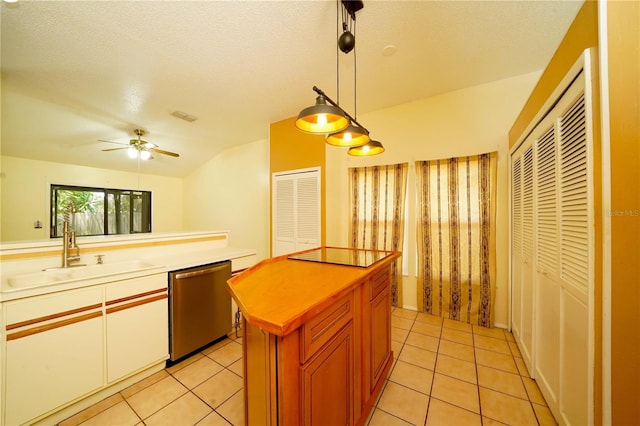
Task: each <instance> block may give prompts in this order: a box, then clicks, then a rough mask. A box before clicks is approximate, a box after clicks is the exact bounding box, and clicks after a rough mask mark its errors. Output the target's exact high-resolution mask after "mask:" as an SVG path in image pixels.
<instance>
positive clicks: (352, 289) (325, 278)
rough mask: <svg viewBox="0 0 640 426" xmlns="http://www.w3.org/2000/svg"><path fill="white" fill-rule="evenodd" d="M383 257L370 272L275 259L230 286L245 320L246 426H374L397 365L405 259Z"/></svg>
mask: <svg viewBox="0 0 640 426" xmlns="http://www.w3.org/2000/svg"><path fill="white" fill-rule="evenodd" d="M334 250H335V249H334ZM339 250H347V249H339ZM359 252H362V250H359ZM377 253H382V255H379V257H380V259H378V260H376V261H375V262H374V263H373V264H372V265H371V266H368V267H366V268H365V267H353V266H342V265H335V264H327V263H321V262H305V261H300V260H291V259H288V258H287V257H286V256H285V257H279V258H273V259H269V260H267V261H264V262H261V263H259V264H258V265H256V266H255V267H253V268H250V269H249V270H248V271H246V272H245V273H243V274H242V275H240V276H237V277H234V278H233V279H231V280H230V281H229V289H230V291H231V293H232V295H233V297H234V299H236V302H237V303H238V306H240V308H241V310H242V312H243V314H244V317H243V327H244V339H243V362H244V392H245V424H247V425H292V426H293V425H302V424H304V425H315V426H325V425H332V426H333V425H362V424H365V423H366V421H367V419H368V417H369V414H370V412H371V409H372V408H373V406H374V404H375V401H376V399H377V398H378V396H379V394H380V392H381V390H382V386H383V384H384V380H385V378H386V377H387V375H388V374H389V370H390V369H391V365H392V363H393V354H392V352H391V288H390V282H391V269H390V266H391V263H392V262H393V261H394V260H395V259H396V258H397V257H398V256H399V254H398V253H395V252H377ZM276 277H278V278H276ZM250 288H253V291H248V290H249V289H250Z"/></svg>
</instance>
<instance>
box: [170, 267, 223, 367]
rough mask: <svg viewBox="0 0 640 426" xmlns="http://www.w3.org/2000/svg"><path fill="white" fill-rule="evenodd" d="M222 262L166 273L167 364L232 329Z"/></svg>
mask: <svg viewBox="0 0 640 426" xmlns="http://www.w3.org/2000/svg"><path fill="white" fill-rule="evenodd" d="M229 278H231V262H230V261H224V262H218V263H212V264H208V265H202V266H198V267H195V268H187V269H182V270H179V271H172V272H169V352H170V356H169V363H171V362H174V361H176V360H179V359H181V358H183V357H184V356H185V355H189V354H190V353H192V352H194V351H197V350H198V349H200V348H202V347H204V346H206V345H208V344H209V343H212V342H214V341H216V340H218V339H220V338H221V337H223V336H226V334H227V333H228V332H230V331H231V295H230V294H229V292H228V291H227V280H228V279H229Z"/></svg>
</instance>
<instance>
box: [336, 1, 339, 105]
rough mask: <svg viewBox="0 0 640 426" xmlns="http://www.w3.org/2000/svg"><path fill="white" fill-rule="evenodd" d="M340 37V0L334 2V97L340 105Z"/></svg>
mask: <svg viewBox="0 0 640 426" xmlns="http://www.w3.org/2000/svg"><path fill="white" fill-rule="evenodd" d="M339 37H340V0H336V95H337V99H338V105H340V49H339V47H338V38H339Z"/></svg>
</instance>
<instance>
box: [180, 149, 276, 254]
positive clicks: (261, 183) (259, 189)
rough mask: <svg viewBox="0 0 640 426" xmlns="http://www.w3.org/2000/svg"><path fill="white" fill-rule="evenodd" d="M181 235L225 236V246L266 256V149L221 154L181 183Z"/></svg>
mask: <svg viewBox="0 0 640 426" xmlns="http://www.w3.org/2000/svg"><path fill="white" fill-rule="evenodd" d="M183 184H184V190H183V193H184V203H183V210H184V227H185V231H197V230H206V229H216V230H226V231H229V246H231V247H239V248H250V249H255V250H256V251H257V257H258V259H259V260H261V259H264V258H266V257H268V256H269V143H268V141H267V140H260V141H256V142H252V143H248V144H245V145H241V146H238V147H235V148H231V149H228V150H226V151H223V152H222V153H220V154H219V155H217V156H215V157H214V158H212V159H211V160H209V161H208V162H207V163H206V164H204V165H203V166H202V167H200V168H199V169H198V170H196V171H194V172H193V173H191V174H190V175H189V176H187V177H186V178H185V179H184V181H183Z"/></svg>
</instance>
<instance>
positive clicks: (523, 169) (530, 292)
mask: <svg viewBox="0 0 640 426" xmlns="http://www.w3.org/2000/svg"><path fill="white" fill-rule="evenodd" d="M533 179H534V176H533V147H532V146H528V147H527V146H525V147H524V148H523V149H521V150H519V151H518V152H517V153H516V154H515V155H514V156H512V188H511V194H512V207H511V220H512V223H511V229H512V253H511V276H512V281H511V282H512V288H511V302H512V330H513V334H514V337H515V339H516V341H517V342H518V347H519V348H520V352H521V353H522V357H523V360H524V361H525V364H526V365H527V368H529V369H531V367H532V366H533V363H532V362H533V350H534V315H535V312H534V281H533V274H534V262H533V253H534V233H533V227H534V215H533V213H534V210H533V207H534V205H533V202H534V196H533V183H534V181H533Z"/></svg>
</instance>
